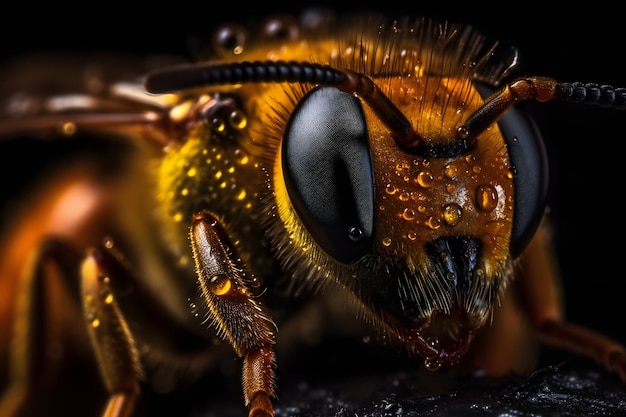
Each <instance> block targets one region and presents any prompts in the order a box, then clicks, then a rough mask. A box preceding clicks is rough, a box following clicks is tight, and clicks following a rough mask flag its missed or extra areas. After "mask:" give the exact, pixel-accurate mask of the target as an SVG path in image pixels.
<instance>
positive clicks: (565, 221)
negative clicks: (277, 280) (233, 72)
mask: <svg viewBox="0 0 626 417" xmlns="http://www.w3.org/2000/svg"><path fill="white" fill-rule="evenodd" d="M419 3H426V2H411V6H410V8H407V6H406V5H403V6H395V5H394V4H393V3H389V2H382V3H380V4H379V5H371V4H370V5H363V4H361V5H358V6H352V5H350V4H349V3H343V5H342V6H340V8H339V11H340V12H350V11H363V10H365V9H371V10H377V11H382V12H385V13H387V14H389V15H390V16H392V17H393V16H405V15H409V16H422V15H424V16H430V17H434V18H442V19H443V18H448V19H450V20H453V21H458V22H467V23H470V24H472V25H473V26H474V27H476V28H477V29H479V30H480V31H482V32H483V33H484V34H486V35H488V36H490V37H492V38H493V39H500V40H501V41H503V42H505V43H509V44H512V45H516V46H517V47H518V48H519V50H520V59H521V62H522V65H523V67H522V68H523V69H524V72H525V73H527V74H538V75H547V76H551V77H554V78H557V79H560V80H563V81H589V82H598V83H608V84H613V85H614V86H626V73H625V71H624V64H622V62H623V60H624V55H625V51H626V29H625V25H624V19H623V17H621V16H619V13H618V11H617V10H616V9H612V8H610V7H609V6H604V5H603V4H601V3H599V2H593V3H588V5H583V6H582V7H580V8H577V9H575V10H572V9H569V8H568V9H556V8H554V9H547V8H546V7H545V6H544V5H543V4H542V3H537V2H518V3H511V2H507V3H506V4H505V3H501V4H497V5H495V6H491V7H484V6H483V7H482V8H481V7H477V6H474V5H473V4H471V3H473V2H471V3H470V2H465V3H463V4H462V5H460V6H459V5H454V4H451V3H448V2H444V3H443V4H439V5H433V4H419ZM313 5H322V6H323V4H322V3H314V4H313ZM15 7H16V9H15V10H14V11H13V12H11V13H5V14H4V17H5V19H4V20H5V23H3V26H2V27H1V28H0V53H1V54H2V58H4V59H10V58H11V57H14V56H17V55H19V54H22V53H27V52H32V51H41V50H44V51H55V50H65V51H92V50H99V49H101V50H114V51H120V52H131V53H141V54H150V53H179V54H181V53H182V54H185V53H187V52H189V50H190V48H191V45H193V44H194V43H193V42H194V40H196V39H202V38H205V37H208V36H209V34H210V32H211V28H212V27H214V25H215V24H216V23H219V22H223V21H230V20H234V21H241V22H246V21H247V20H248V19H251V18H253V19H254V18H257V19H258V18H260V17H264V16H266V15H268V14H271V13H273V12H292V11H293V12H299V11H300V10H301V9H303V7H302V6H297V7H296V6H286V7H285V6H281V7H277V6H268V5H259V4H253V5H251V6H250V5H246V6H244V4H243V3H238V2H230V3H223V4H221V5H220V6H219V7H218V6H217V5H214V4H212V3H211V2H203V3H197V4H191V3H189V2H185V3H182V2H181V3H180V4H172V3H169V4H167V7H165V6H158V5H157V4H156V2H153V3H151V5H146V6H143V7H144V8H143V9H141V7H142V6H134V7H137V8H138V10H133V11H131V10H127V9H126V7H127V6H126V5H120V4H115V3H91V2H90V3H87V2H85V3H82V4H77V5H73V6H67V7H64V6H63V5H62V4H55V5H47V6H45V8H42V6H35V5H31V4H29V5H26V4H16V5H15ZM222 8H226V9H227V10H219V11H218V9H222ZM9 20H10V21H13V24H11V25H9V24H7V21H9ZM535 107H536V108H538V111H537V114H536V118H537V121H538V123H539V126H540V127H541V129H542V131H543V133H544V136H545V139H546V142H547V145H548V149H549V154H550V159H551V170H552V183H551V188H550V196H549V199H550V203H551V206H552V210H553V213H554V218H555V220H556V222H555V223H556V226H557V229H556V234H555V237H556V243H557V248H558V251H559V257H560V262H561V267H562V270H563V275H564V290H565V293H566V302H567V304H566V305H567V316H568V318H569V319H570V320H572V321H574V322H577V323H580V324H584V325H587V326H589V327H592V328H594V329H596V330H599V331H601V332H603V333H605V334H607V335H610V336H612V337H614V338H616V339H617V340H619V341H621V342H626V328H625V326H624V324H623V323H624V319H625V318H626V308H625V307H624V306H625V305H626V302H625V301H626V300H625V299H624V298H625V297H624V290H623V286H624V284H623V281H624V279H625V278H626V274H625V273H624V266H623V264H624V261H623V260H624V256H625V255H624V253H623V252H624V251H623V249H624V247H625V244H624V218H625V217H626V210H625V209H624V203H623V202H622V199H623V194H624V186H625V185H624V173H625V168H626V158H625V156H626V153H624V151H622V146H621V145H622V142H623V141H624V139H625V136H626V131H625V126H626V112H619V111H615V110H606V109H600V108H593V107H589V106H586V105H573V104H565V103H547V104H543V105H541V106H535ZM10 152H11V151H10V150H9V149H7V147H3V146H2V144H0V164H1V166H0V174H1V175H2V176H3V177H4V178H6V179H5V180H4V181H3V182H4V184H6V189H5V190H2V185H0V190H2V191H5V192H3V193H2V195H3V196H2V197H1V199H2V200H4V201H9V200H10V199H11V198H13V196H14V194H13V193H14V192H15V190H16V189H17V188H19V187H16V185H15V181H16V175H15V173H14V171H13V168H11V167H10V166H9V165H8V161H11V160H14V158H13V156H14V155H12V154H11V153H10ZM37 157H38V156H37V155H20V158H23V159H22V160H21V161H20V164H25V166H28V167H29V168H35V169H36V166H37V164H38V163H39V162H37V161H40V160H38V159H37ZM29 161H30V162H33V164H30V163H29ZM22 169H24V168H23V167H22ZM9 178H10V179H11V180H10V181H9ZM17 181H19V179H18V180H17ZM9 182H11V185H10V186H9ZM0 184H1V183H0Z"/></svg>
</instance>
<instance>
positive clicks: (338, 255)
mask: <svg viewBox="0 0 626 417" xmlns="http://www.w3.org/2000/svg"><path fill="white" fill-rule="evenodd" d="M282 163H283V172H284V177H285V184H286V187H287V192H288V194H289V198H290V199H291V203H292V205H293V207H294V208H295V210H296V212H297V214H298V216H299V217H300V220H301V221H302V223H303V224H304V226H305V227H306V229H307V230H308V231H309V233H310V234H311V236H312V237H313V238H314V239H315V240H316V241H317V243H318V244H319V245H320V246H321V247H322V249H324V250H325V251H326V252H327V253H328V254H329V255H331V256H332V257H333V258H335V259H336V260H337V261H339V262H342V263H353V262H356V261H358V260H359V259H361V258H362V257H363V256H364V255H365V254H367V253H368V252H369V251H370V248H371V244H372V230H373V227H374V182H373V173H372V161H371V157H370V153H369V146H368V135H367V126H366V124H365V116H364V114H363V108H362V107H361V103H360V101H359V100H358V99H357V98H356V97H354V96H353V95H351V94H347V93H343V92H341V91H339V90H337V89H336V88H333V87H320V88H316V89H314V90H312V91H311V92H309V93H308V94H307V95H306V96H305V97H303V98H302V100H301V101H300V102H299V103H298V105H297V106H296V108H295V109H294V111H293V113H292V116H291V119H290V120H289V122H288V123H287V126H286V129H285V136H284V138H283V148H282Z"/></svg>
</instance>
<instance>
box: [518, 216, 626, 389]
mask: <svg viewBox="0 0 626 417" xmlns="http://www.w3.org/2000/svg"><path fill="white" fill-rule="evenodd" d="M523 256H524V258H523V259H522V265H521V276H520V277H519V279H518V281H517V285H518V288H517V290H518V293H519V295H520V297H521V301H522V305H523V307H524V309H525V311H526V313H527V315H528V317H529V319H530V321H531V323H532V324H533V325H534V327H535V329H536V331H537V333H538V336H539V337H540V339H541V340H542V341H543V342H544V343H546V344H548V345H550V346H554V347H557V348H561V349H566V350H569V351H571V352H573V353H576V354H579V355H583V356H587V357H589V358H592V359H594V360H596V361H597V362H598V363H600V364H601V365H602V366H604V368H605V369H607V370H608V371H611V372H615V373H617V374H618V375H619V376H620V378H621V379H622V380H623V381H624V382H625V383H626V348H624V346H622V345H620V344H619V343H617V342H615V341H613V340H611V339H608V338H607V337H605V336H603V335H601V334H599V333H597V332H594V331H593V330H590V329H586V328H583V327H581V326H578V325H576V324H573V323H568V322H567V321H565V320H564V319H563V314H562V307H561V300H560V293H559V288H558V285H557V282H556V279H557V278H558V275H559V274H558V270H557V268H556V266H555V265H554V259H555V256H554V254H553V252H552V249H551V246H550V239H549V233H548V231H547V228H546V226H545V225H544V226H542V227H540V228H539V230H538V231H537V234H536V235H535V237H534V238H533V240H532V241H531V243H530V245H529V247H528V248H527V250H526V252H525V253H524V255H523Z"/></svg>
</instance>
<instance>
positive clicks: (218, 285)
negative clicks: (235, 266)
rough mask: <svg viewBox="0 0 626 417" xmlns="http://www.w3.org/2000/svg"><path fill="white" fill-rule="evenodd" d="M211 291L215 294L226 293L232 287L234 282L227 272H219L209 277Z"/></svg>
mask: <svg viewBox="0 0 626 417" xmlns="http://www.w3.org/2000/svg"><path fill="white" fill-rule="evenodd" d="M207 285H208V288H209V291H211V292H212V293H213V294H215V295H224V294H226V293H228V292H229V291H230V289H231V288H232V282H231V281H230V278H229V277H228V275H226V274H218V275H214V276H212V277H211V278H209V282H208V283H207Z"/></svg>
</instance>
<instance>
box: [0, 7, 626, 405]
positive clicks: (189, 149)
mask: <svg viewBox="0 0 626 417" xmlns="http://www.w3.org/2000/svg"><path fill="white" fill-rule="evenodd" d="M312 22H315V24H313V23H312ZM278 25H279V26H278V27H279V28H282V29H281V30H277V29H276V27H277V26H276V22H274V25H270V26H267V27H268V28H271V30H269V31H268V32H267V33H265V35H259V36H248V35H247V34H246V32H245V31H244V30H243V29H241V28H239V27H238V26H235V25H231V26H226V27H223V28H219V29H218V30H217V35H216V37H215V44H214V49H215V51H214V52H215V58H214V59H213V60H208V61H207V62H200V63H197V64H184V65H183V64H180V65H179V64H176V65H161V66H159V68H155V69H154V70H153V71H149V72H148V73H147V75H146V76H145V77H140V78H137V79H133V78H129V79H127V80H121V79H119V78H120V77H119V76H116V77H114V79H113V80H112V81H110V80H107V79H106V77H104V76H103V75H102V74H101V73H98V71H95V70H94V68H96V69H97V68H98V67H93V66H90V67H77V66H75V65H74V66H72V68H74V69H75V70H77V71H78V70H80V72H79V73H78V75H77V77H71V76H70V75H68V74H69V73H67V72H65V70H64V71H56V72H54V71H53V72H52V73H53V74H56V75H58V76H59V77H60V79H56V80H55V79H53V80H46V82H51V83H52V86H53V87H52V88H51V89H50V90H48V89H47V88H48V87H50V85H49V84H47V83H46V82H44V81H42V80H40V79H39V78H37V79H36V80H37V82H35V79H34V78H33V77H32V76H31V77H27V78H26V80H27V82H26V86H25V87H24V89H23V90H20V89H19V88H18V87H15V84H14V83H12V82H9V81H7V80H12V79H13V78H11V77H17V76H18V75H22V74H21V70H22V69H25V68H27V67H28V68H33V67H37V66H38V65H37V64H35V61H32V62H31V63H30V64H22V66H21V67H18V70H17V71H13V72H5V74H4V75H5V77H4V78H3V79H4V82H5V84H7V85H12V86H13V87H12V88H13V89H16V88H18V90H17V91H15V93H16V94H15V95H10V96H9V95H6V96H4V97H3V99H5V103H4V107H3V111H4V114H3V118H2V120H0V137H2V139H3V140H10V139H13V138H16V137H31V138H32V137H35V138H45V139H53V140H58V142H59V144H60V143H63V144H64V145H67V143H68V142H69V143H72V144H73V146H78V145H76V144H78V143H90V144H93V143H96V144H101V143H102V140H103V141H104V142H105V143H106V142H107V141H108V142H111V143H116V144H118V148H116V149H118V151H119V152H113V153H112V154H107V153H105V152H104V151H100V150H98V148H96V152H93V151H92V152H91V154H90V155H91V158H90V159H82V158H74V159H71V160H70V162H67V163H66V164H65V166H62V167H60V168H57V169H56V170H55V171H54V172H53V174H51V175H50V178H48V179H47V181H46V182H45V183H44V184H43V185H42V186H41V188H39V189H38V190H37V191H36V192H34V193H33V194H32V197H31V200H28V201H27V202H26V203H24V204H22V205H21V206H20V207H19V208H18V209H16V210H15V212H16V216H15V220H14V221H13V222H12V223H11V224H8V225H7V226H6V227H5V229H6V230H5V233H4V235H3V236H2V238H3V239H2V249H3V250H2V252H1V256H0V274H1V275H0V301H1V302H0V308H1V310H0V320H2V322H1V324H2V326H0V330H1V331H2V333H1V334H0V349H1V350H0V353H1V358H2V362H1V368H0V369H1V371H2V387H3V391H2V396H1V397H0V415H2V416H13V415H21V414H20V412H32V413H37V412H39V411H41V409H42V407H43V408H44V409H48V408H49V407H56V406H62V405H63V397H61V396H58V395H56V394H55V393H54V391H53V390H52V391H51V389H52V388H53V387H59V386H62V384H63V383H68V384H72V383H73V384H76V382H77V380H76V379H75V378H74V379H72V380H71V382H68V381H67V380H65V379H64V376H65V375H67V374H68V373H69V369H68V368H69V367H70V366H78V367H79V368H80V366H79V365H77V364H79V363H81V361H87V362H89V361H92V362H93V360H94V358H95V359H97V361H98V365H99V371H100V376H101V378H102V380H103V381H104V385H105V387H106V389H107V391H108V394H105V393H100V395H101V396H102V397H106V396H107V395H108V403H107V404H106V405H105V404H102V405H101V404H93V407H94V408H95V409H94V410H88V411H92V412H94V413H101V408H100V407H103V408H104V409H105V411H104V414H103V415H106V416H116V417H125V416H129V415H131V414H132V413H133V407H134V404H135V400H136V399H137V398H138V396H139V395H140V394H139V381H140V380H142V379H143V378H154V379H155V380H156V379H157V378H158V376H157V373H155V372H153V371H152V369H154V368H153V367H154V366H157V367H158V366H159V365H158V364H164V363H166V364H169V365H171V368H167V367H166V368H165V369H175V371H171V372H183V373H194V374H198V373H202V372H203V371H204V370H205V369H208V368H210V367H215V366H216V363H215V362H216V361H217V358H218V357H219V355H218V351H219V350H224V349H229V350H234V352H235V353H236V354H237V355H238V356H239V357H241V358H242V365H243V393H244V404H245V405H246V406H247V408H248V414H249V415H250V416H251V417H252V416H253V417H262V416H272V415H274V411H273V410H274V408H273V407H274V406H273V401H274V400H275V398H276V392H275V383H276V382H277V381H276V377H275V373H276V366H277V364H279V363H280V357H278V358H277V355H276V351H277V349H278V348H279V346H277V341H278V340H279V335H280V331H281V328H282V326H283V323H286V322H287V319H288V318H289V315H290V314H292V310H291V309H290V307H289V308H288V306H291V305H292V304H294V302H293V300H296V299H297V300H299V301H298V304H299V303H302V301H306V300H307V299H308V298H313V297H314V296H315V297H316V298H317V297H320V296H322V297H323V296H326V295H332V296H333V297H340V299H342V300H345V304H346V305H348V306H349V307H350V308H346V310H345V311H343V313H344V314H346V315H348V316H350V317H354V318H358V319H359V320H361V321H362V322H364V323H366V324H367V325H368V326H370V327H369V328H370V329H371V331H372V332H374V333H375V334H376V336H378V337H379V339H380V340H381V341H384V343H388V344H390V345H392V346H397V347H399V348H401V349H403V350H405V351H406V352H407V353H408V354H409V355H413V356H418V357H421V358H422V360H423V361H424V363H425V365H426V367H428V368H429V369H432V370H436V369H438V368H439V367H440V366H442V365H445V366H447V365H457V364H461V363H462V364H465V365H466V366H467V367H468V368H471V369H482V370H484V371H486V372H487V373H488V374H494V375H495V374H502V373H505V372H507V371H509V370H511V369H514V370H518V371H523V370H527V365H528V364H527V362H526V360H527V359H529V358H525V355H526V354H527V353H526V352H527V351H526V350H525V345H524V343H522V341H523V340H525V338H524V337H523V336H522V332H523V325H521V324H519V323H520V321H519V320H517V321H513V322H511V321H508V319H509V318H511V317H514V316H515V313H513V312H512V311H513V310H514V308H515V307H513V306H514V305H517V304H518V303H519V305H520V306H521V310H522V311H523V313H524V317H525V318H526V319H527V320H528V322H529V323H531V325H532V328H533V331H534V332H535V333H536V334H537V335H539V336H540V337H541V338H542V339H543V340H544V341H545V342H547V343H549V344H551V345H553V346H558V347H563V348H566V349H570V350H572V351H575V352H579V353H581V354H583V355H587V356H589V357H592V358H594V359H596V360H597V361H599V362H600V363H601V364H602V365H603V366H604V367H605V368H606V369H608V370H610V371H614V372H616V373H617V374H619V376H620V377H621V378H622V379H624V380H626V352H625V351H624V348H623V347H622V346H620V345H619V344H617V343H614V342H613V341H611V340H608V339H606V338H603V337H602V336H601V335H599V334H596V333H594V332H592V331H588V330H585V329H582V328H580V327H577V326H576V325H574V324H570V323H568V322H565V321H564V320H563V319H562V314H561V306H560V300H559V293H558V287H557V286H556V284H555V280H556V279H557V278H558V271H557V268H556V266H555V265H554V264H553V262H554V261H553V255H552V252H551V246H550V241H549V233H548V231H547V229H546V227H545V226H546V225H544V224H542V223H541V218H542V216H543V214H544V207H545V191H546V182H545V178H544V177H545V175H546V172H545V170H546V166H545V160H544V158H545V154H544V149H543V145H542V142H541V140H540V139H539V138H538V137H536V136H534V131H533V130H532V128H530V127H529V126H530V125H528V124H525V123H524V120H523V117H522V116H523V115H520V114H518V113H516V112H515V109H514V108H513V105H514V104H515V103H517V102H520V101H524V100H536V101H549V100H553V99H564V100H570V101H580V102H585V103H588V104H596V105H601V106H607V107H613V108H624V107H626V92H625V91H624V90H623V89H616V88H612V87H609V86H597V85H592V84H580V83H573V84H569V83H561V82H557V81H555V80H553V79H549V78H543V77H528V78H522V79H515V80H507V79H506V75H507V72H508V70H509V69H510V68H509V67H510V65H509V64H508V63H501V62H491V61H492V56H493V51H494V48H495V47H496V46H495V45H486V44H484V39H483V37H481V36H480V35H479V34H477V33H476V32H475V31H473V30H472V29H471V28H469V27H465V26H461V25H455V24H451V23H437V22H433V21H430V20H427V19H416V20H411V19H403V20H398V21H386V20H381V19H380V18H379V17H377V16H363V17H359V18H356V19H354V20H352V21H350V22H348V23H346V22H345V21H342V24H341V25H335V24H334V21H333V20H332V19H330V18H329V19H313V20H311V21H308V20H307V21H303V22H300V23H298V22H295V21H291V20H279V21H278ZM281 25H282V26H281ZM268 33H271V34H273V35H274V37H272V36H270V35H269V34H268ZM40 63H41V62H39V64H40ZM57 64H59V63H58V62H55V65H57ZM109 65H110V66H113V67H114V66H115V64H114V63H111V62H109ZM16 74H17V75H16ZM61 74H63V75H61ZM76 79H81V80H84V82H83V83H81V82H75V81H74V80H76ZM68 80H69V81H72V82H70V85H69V86H65V85H64V83H65V82H66V81H68ZM40 81H41V82H40ZM54 83H56V84H57V85H56V86H55V85H54ZM76 84H79V85H76ZM33 85H36V87H33V88H34V89H35V90H34V91H33V92H32V93H33V95H30V96H29V95H28V93H29V91H27V90H28V87H31V86H33ZM74 89H75V90H74ZM18 93H19V94H18ZM121 144H123V146H122V145H121ZM59 146H60V145H59ZM105 149H108V148H105ZM119 149H122V150H119ZM203 322H205V323H203ZM512 323H517V326H516V325H514V324H512ZM220 340H224V341H226V342H227V343H226V344H224V343H220ZM85 346H90V347H91V349H86V348H85ZM472 346H474V348H473V349H472V350H471V351H470V347H472ZM231 348H232V349H231ZM155 364H157V365H155ZM163 366H164V365H163ZM89 377H91V378H94V379H95V378H98V376H97V375H89ZM161 377H162V375H161ZM162 378H163V381H161V382H158V383H156V385H159V384H161V385H167V383H168V382H167V381H168V376H166V377H162ZM175 378H176V377H175V376H171V375H170V376H169V379H175ZM80 381H83V380H80ZM90 381H92V380H90V379H86V380H85V381H84V382H81V383H83V384H91V382H90ZM159 381H160V380H159ZM93 385H94V386H98V385H97V383H95V382H94V384H93ZM163 390H166V388H163ZM75 392H76V391H75ZM35 396H36V398H38V400H37V401H36V402H35V403H33V402H32V401H29V399H30V398H35ZM83 411H85V410H83Z"/></svg>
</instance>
